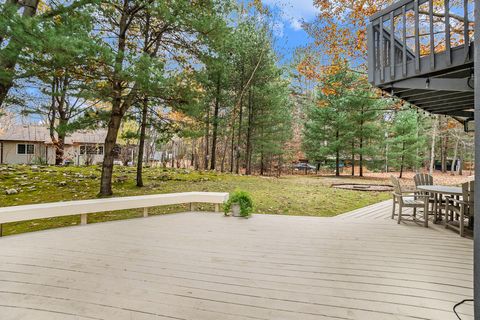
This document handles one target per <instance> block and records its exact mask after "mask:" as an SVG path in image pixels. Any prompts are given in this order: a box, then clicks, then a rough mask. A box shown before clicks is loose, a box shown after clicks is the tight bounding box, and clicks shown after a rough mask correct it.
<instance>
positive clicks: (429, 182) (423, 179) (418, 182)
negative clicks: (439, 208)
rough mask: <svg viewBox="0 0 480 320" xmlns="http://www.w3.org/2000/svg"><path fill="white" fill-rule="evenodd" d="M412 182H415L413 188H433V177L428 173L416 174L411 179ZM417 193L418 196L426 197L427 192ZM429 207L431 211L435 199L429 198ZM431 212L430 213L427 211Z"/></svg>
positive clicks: (419, 191)
mask: <svg viewBox="0 0 480 320" xmlns="http://www.w3.org/2000/svg"><path fill="white" fill-rule="evenodd" d="M413 181H415V187H418V186H433V177H432V176H431V175H430V174H428V173H417V174H416V175H415V176H414V177H413ZM417 193H418V194H419V195H428V192H425V191H421V190H418V191H417ZM428 202H429V205H431V206H432V209H433V204H434V203H435V199H434V198H433V197H430V198H429V199H428ZM429 212H431V211H429Z"/></svg>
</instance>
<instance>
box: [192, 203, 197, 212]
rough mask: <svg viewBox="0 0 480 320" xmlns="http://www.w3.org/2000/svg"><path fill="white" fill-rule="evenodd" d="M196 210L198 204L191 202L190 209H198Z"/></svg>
mask: <svg viewBox="0 0 480 320" xmlns="http://www.w3.org/2000/svg"><path fill="white" fill-rule="evenodd" d="M196 210H197V206H196V205H195V203H193V202H190V211H196Z"/></svg>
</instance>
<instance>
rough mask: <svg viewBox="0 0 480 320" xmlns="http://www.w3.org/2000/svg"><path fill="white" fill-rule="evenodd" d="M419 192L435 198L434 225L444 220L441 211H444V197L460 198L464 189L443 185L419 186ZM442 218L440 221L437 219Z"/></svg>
mask: <svg viewBox="0 0 480 320" xmlns="http://www.w3.org/2000/svg"><path fill="white" fill-rule="evenodd" d="M417 190H421V191H425V192H427V193H428V194H430V195H432V196H433V213H434V221H433V222H434V223H437V221H441V220H442V215H441V212H440V210H441V209H442V196H455V197H460V196H461V195H462V193H463V191H462V188H460V187H452V186H442V185H431V186H418V187H417ZM438 217H440V218H439V219H437V218H438Z"/></svg>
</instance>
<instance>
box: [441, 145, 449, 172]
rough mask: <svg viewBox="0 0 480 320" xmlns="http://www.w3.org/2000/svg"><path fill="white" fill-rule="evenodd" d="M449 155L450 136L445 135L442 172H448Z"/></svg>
mask: <svg viewBox="0 0 480 320" xmlns="http://www.w3.org/2000/svg"><path fill="white" fill-rule="evenodd" d="M447 155H448V136H444V137H443V139H442V154H441V159H442V172H443V173H446V172H447Z"/></svg>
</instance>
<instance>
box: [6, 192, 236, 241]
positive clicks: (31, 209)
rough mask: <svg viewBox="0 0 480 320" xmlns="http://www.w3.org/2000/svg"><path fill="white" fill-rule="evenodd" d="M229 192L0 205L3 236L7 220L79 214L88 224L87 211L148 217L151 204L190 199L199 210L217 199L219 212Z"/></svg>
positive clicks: (193, 208)
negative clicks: (129, 212) (140, 210)
mask: <svg viewBox="0 0 480 320" xmlns="http://www.w3.org/2000/svg"><path fill="white" fill-rule="evenodd" d="M228 196H229V195H228V193H225V192H184V193H169V194H154V195H146V196H134V197H121V198H105V199H91V200H76V201H64V202H52V203H41V204H31V205H23V206H11V207H4V208H0V236H1V225H2V224H4V223H9V222H18V221H26V220H34V219H44V218H54V217H63V216H72V215H77V214H79V215H80V223H81V224H82V225H84V224H87V215H88V214H89V213H95V212H105V211H116V210H126V209H138V208H143V216H144V217H148V208H151V207H158V206H167V205H175V204H186V203H188V204H190V210H191V211H195V204H196V203H213V204H215V212H218V211H219V210H220V204H222V203H224V202H225V201H226V200H228Z"/></svg>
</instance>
